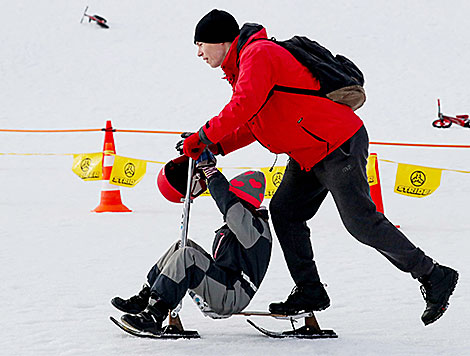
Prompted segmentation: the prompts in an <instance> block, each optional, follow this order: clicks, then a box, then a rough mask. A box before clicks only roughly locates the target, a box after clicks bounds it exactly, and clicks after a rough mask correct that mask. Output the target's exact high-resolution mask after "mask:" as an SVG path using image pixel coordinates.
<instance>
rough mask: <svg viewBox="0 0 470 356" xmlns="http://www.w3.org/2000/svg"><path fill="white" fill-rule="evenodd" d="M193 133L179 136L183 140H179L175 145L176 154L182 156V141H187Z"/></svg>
mask: <svg viewBox="0 0 470 356" xmlns="http://www.w3.org/2000/svg"><path fill="white" fill-rule="evenodd" d="M193 133H194V132H183V133H182V134H181V137H182V138H183V139H182V140H179V141H178V142H177V143H176V146H175V149H176V151H178V153H179V154H180V155H182V154H183V144H184V140H185V139H187V138H188V137H189V136H191V135H192V134H193Z"/></svg>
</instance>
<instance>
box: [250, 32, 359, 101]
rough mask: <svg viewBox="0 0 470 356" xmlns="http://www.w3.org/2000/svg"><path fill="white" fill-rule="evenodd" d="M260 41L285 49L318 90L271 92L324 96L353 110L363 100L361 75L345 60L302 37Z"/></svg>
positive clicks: (284, 88)
mask: <svg viewBox="0 0 470 356" xmlns="http://www.w3.org/2000/svg"><path fill="white" fill-rule="evenodd" d="M259 40H263V39H259ZM264 40H268V41H272V42H274V43H276V44H278V45H279V46H281V47H283V48H285V49H287V50H288V51H289V52H290V53H291V54H292V55H293V56H294V57H295V58H296V59H297V60H298V61H299V62H300V63H301V64H302V65H304V66H305V67H307V68H308V70H310V72H311V73H312V75H313V76H314V77H315V78H317V79H318V80H319V82H320V90H310V89H301V88H292V87H286V86H280V85H276V86H274V88H273V90H274V91H282V92H287V93H295V94H303V95H314V96H319V97H324V98H328V99H330V100H333V101H335V102H337V103H340V104H344V105H347V106H349V107H350V108H351V109H353V110H357V109H359V108H360V107H361V106H362V105H363V104H364V102H365V101H366V93H365V90H364V75H363V74H362V72H361V71H360V69H359V68H358V67H357V66H356V65H355V64H354V63H353V62H352V61H351V60H349V59H348V58H346V57H344V56H342V55H340V54H337V55H336V56H333V55H332V54H331V52H330V51H329V50H328V49H326V48H325V47H323V46H322V45H320V44H319V43H318V42H315V41H312V40H310V39H308V38H307V37H303V36H294V37H292V38H291V39H289V40H286V41H277V40H276V39H274V38H272V39H264ZM254 41H258V39H257V40H254ZM254 41H253V42H254Z"/></svg>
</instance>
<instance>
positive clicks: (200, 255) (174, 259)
mask: <svg viewBox="0 0 470 356" xmlns="http://www.w3.org/2000/svg"><path fill="white" fill-rule="evenodd" d="M147 280H148V282H149V284H150V289H151V293H153V294H156V295H157V296H158V297H160V298H161V299H162V300H163V301H164V302H166V303H167V304H168V305H169V306H170V307H171V308H175V307H176V306H177V305H178V303H179V302H180V300H181V299H183V297H184V295H185V294H186V292H187V291H188V289H189V290H192V291H194V293H196V294H197V295H199V296H200V297H202V298H203V299H204V301H205V302H206V303H207V304H208V305H209V307H210V308H211V309H212V310H213V311H215V312H216V313H217V314H219V315H230V314H233V313H237V312H239V311H241V310H243V309H244V308H245V307H246V306H247V305H248V304H249V302H250V300H251V298H252V296H253V295H254V292H252V293H250V291H248V292H247V291H245V290H244V289H243V288H242V285H241V276H237V275H232V274H230V273H229V272H227V271H225V270H223V269H221V268H220V267H218V266H217V265H216V264H215V262H214V260H213V258H212V257H211V255H209V254H208V253H207V252H206V251H205V250H204V249H203V248H202V247H201V246H199V245H198V244H197V243H195V242H194V241H192V240H188V242H187V245H186V246H185V247H184V248H179V241H178V242H175V243H174V244H173V245H172V246H171V247H170V248H169V249H168V250H167V251H166V253H165V254H164V255H163V256H162V257H161V258H160V259H159V260H158V261H157V263H156V264H155V265H154V266H153V267H152V269H151V270H150V271H149V273H148V275H147ZM248 293H250V294H251V297H250V295H249V294H248Z"/></svg>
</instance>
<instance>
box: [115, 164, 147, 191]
mask: <svg viewBox="0 0 470 356" xmlns="http://www.w3.org/2000/svg"><path fill="white" fill-rule="evenodd" d="M146 171H147V161H144V160H141V159H135V158H128V157H121V156H114V164H113V170H112V171H111V176H110V177H109V183H111V184H114V185H119V186H121V187H129V188H132V187H134V186H135V185H136V184H137V183H139V182H140V180H141V179H142V178H143V177H144V175H145V172H146Z"/></svg>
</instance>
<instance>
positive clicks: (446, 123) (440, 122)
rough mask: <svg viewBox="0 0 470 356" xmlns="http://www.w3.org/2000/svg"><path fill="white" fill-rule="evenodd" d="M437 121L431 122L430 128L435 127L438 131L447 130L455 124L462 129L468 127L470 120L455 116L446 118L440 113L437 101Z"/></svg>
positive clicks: (439, 105) (439, 104)
mask: <svg viewBox="0 0 470 356" xmlns="http://www.w3.org/2000/svg"><path fill="white" fill-rule="evenodd" d="M437 109H438V111H437V117H438V119H437V120H434V121H433V122H432V126H434V127H437V128H439V129H447V128H449V127H451V126H452V124H457V125H460V126H462V127H470V119H469V118H468V115H457V116H455V117H453V116H447V115H444V114H443V113H441V101H440V100H439V99H437Z"/></svg>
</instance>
